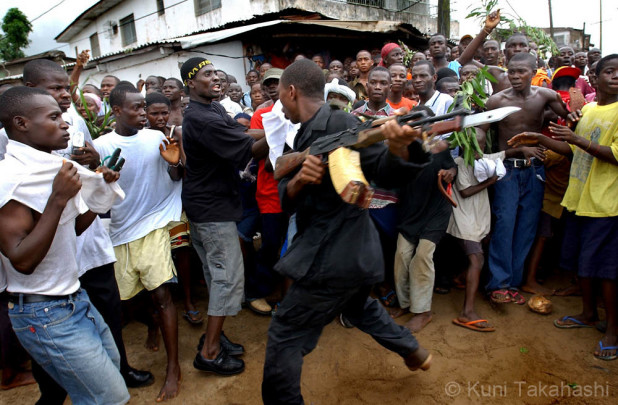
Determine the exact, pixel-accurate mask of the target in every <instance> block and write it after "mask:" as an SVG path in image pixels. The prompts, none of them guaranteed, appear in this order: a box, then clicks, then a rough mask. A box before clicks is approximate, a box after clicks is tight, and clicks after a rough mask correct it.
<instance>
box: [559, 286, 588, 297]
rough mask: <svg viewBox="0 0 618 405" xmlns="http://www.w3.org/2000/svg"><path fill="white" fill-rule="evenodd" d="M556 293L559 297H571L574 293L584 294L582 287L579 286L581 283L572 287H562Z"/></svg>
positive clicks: (577, 294)
mask: <svg viewBox="0 0 618 405" xmlns="http://www.w3.org/2000/svg"><path fill="white" fill-rule="evenodd" d="M554 295H557V296H559V297H570V296H573V295H575V296H580V295H582V289H581V287H580V286H579V284H575V285H572V286H570V287H566V288H561V289H559V290H556V292H555V293H554Z"/></svg>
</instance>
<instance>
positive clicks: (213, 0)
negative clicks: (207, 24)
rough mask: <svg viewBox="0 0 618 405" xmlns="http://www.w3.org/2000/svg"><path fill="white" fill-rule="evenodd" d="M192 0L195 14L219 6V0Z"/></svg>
mask: <svg viewBox="0 0 618 405" xmlns="http://www.w3.org/2000/svg"><path fill="white" fill-rule="evenodd" d="M193 2H194V5H195V15H196V16H198V15H202V14H206V13H208V12H210V11H212V10H216V9H218V8H221V0H193Z"/></svg>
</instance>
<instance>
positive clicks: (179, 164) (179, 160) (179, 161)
mask: <svg viewBox="0 0 618 405" xmlns="http://www.w3.org/2000/svg"><path fill="white" fill-rule="evenodd" d="M169 166H170V167H178V166H183V167H184V165H183V164H182V159H178V163H176V164H175V165H169Z"/></svg>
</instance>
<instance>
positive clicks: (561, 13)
mask: <svg viewBox="0 0 618 405" xmlns="http://www.w3.org/2000/svg"><path fill="white" fill-rule="evenodd" d="M429 1H430V2H431V3H432V4H436V3H437V0H429ZM96 2H97V1H96V0H51V1H50V0H29V1H23V0H2V1H1V2H0V17H4V15H5V14H6V12H7V10H8V9H9V8H11V7H17V8H19V9H20V10H21V11H22V12H23V13H24V14H26V16H27V17H28V19H29V20H30V21H31V22H32V24H33V28H34V32H32V33H31V34H30V39H31V41H32V42H31V44H30V46H29V47H28V48H27V49H26V50H25V52H26V54H27V55H33V54H37V53H40V52H45V51H48V50H51V49H59V50H61V51H63V52H65V53H66V54H67V56H71V57H75V55H72V54H71V53H72V52H73V51H72V50H71V49H70V48H69V46H68V44H59V43H57V42H55V41H54V37H56V36H57V35H58V34H59V33H60V32H62V31H63V30H64V29H65V28H66V27H67V26H68V25H69V24H70V23H71V22H72V21H73V20H74V19H75V18H76V17H77V16H78V15H80V14H81V13H82V12H83V11H85V10H86V9H88V8H89V7H91V6H92V5H93V4H95V3H96ZM600 2H602V4H603V49H602V54H603V55H608V54H610V53H618V40H616V39H618V2H616V0H588V1H581V0H553V1H552V5H553V13H552V14H553V19H554V26H555V27H573V28H578V29H581V28H582V27H583V23H584V22H585V23H586V33H590V34H592V37H591V42H592V43H593V44H594V45H595V46H597V47H598V46H599V26H600V24H599V21H600V19H599V3H600ZM477 4H480V2H479V1H478V0H476V1H473V0H451V9H452V10H453V11H452V13H451V19H453V20H458V21H459V23H460V36H462V35H464V34H468V33H469V34H472V35H474V34H476V33H478V32H479V30H480V25H479V23H478V22H477V21H474V20H466V19H465V16H466V15H467V14H468V12H469V10H470V9H471V8H474V7H476V5H477ZM511 5H512V6H513V7H514V8H515V10H513V8H512V7H511ZM471 6H472V7H471ZM499 6H500V8H501V10H502V12H503V13H505V12H506V13H508V14H510V15H511V16H512V15H515V14H516V13H517V14H519V16H521V18H523V19H524V20H525V21H526V22H527V23H528V25H531V26H537V27H549V7H548V2H547V1H545V0H499ZM52 8H53V9H52ZM50 9H51V10H50ZM433 11H434V12H435V8H433Z"/></svg>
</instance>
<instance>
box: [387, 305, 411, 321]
mask: <svg viewBox="0 0 618 405" xmlns="http://www.w3.org/2000/svg"><path fill="white" fill-rule="evenodd" d="M386 311H387V312H388V314H389V315H390V316H391V318H393V319H397V318H399V317H400V316H404V315H405V314H407V313H410V311H409V310H408V308H399V307H395V308H386Z"/></svg>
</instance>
